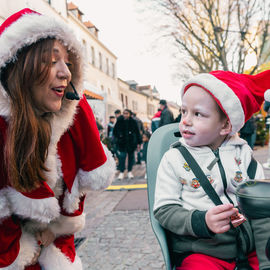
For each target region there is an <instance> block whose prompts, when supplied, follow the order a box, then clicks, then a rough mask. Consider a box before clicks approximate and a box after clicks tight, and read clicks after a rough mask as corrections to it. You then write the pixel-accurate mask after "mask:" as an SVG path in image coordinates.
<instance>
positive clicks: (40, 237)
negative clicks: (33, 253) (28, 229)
mask: <svg viewBox="0 0 270 270" xmlns="http://www.w3.org/2000/svg"><path fill="white" fill-rule="evenodd" d="M36 239H37V241H38V242H39V243H40V245H41V246H43V247H47V246H49V245H50V244H51V243H52V242H53V241H54V240H55V235H54V233H53V232H52V231H51V230H49V229H46V230H45V231H43V232H38V233H37V234H36Z"/></svg>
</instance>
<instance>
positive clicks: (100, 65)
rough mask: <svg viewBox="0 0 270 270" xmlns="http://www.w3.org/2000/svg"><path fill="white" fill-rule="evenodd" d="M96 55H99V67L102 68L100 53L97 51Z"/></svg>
mask: <svg viewBox="0 0 270 270" xmlns="http://www.w3.org/2000/svg"><path fill="white" fill-rule="evenodd" d="M98 56H99V69H100V70H102V54H101V53H99V54H98Z"/></svg>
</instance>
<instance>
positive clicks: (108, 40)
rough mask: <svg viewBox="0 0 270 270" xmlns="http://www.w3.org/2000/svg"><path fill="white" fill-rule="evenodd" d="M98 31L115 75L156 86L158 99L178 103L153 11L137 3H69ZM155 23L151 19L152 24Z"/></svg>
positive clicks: (77, 0) (122, 0) (171, 69)
mask: <svg viewBox="0 0 270 270" xmlns="http://www.w3.org/2000/svg"><path fill="white" fill-rule="evenodd" d="M72 2H73V3H74V4H76V5H77V6H78V7H79V9H80V10H81V11H82V12H83V13H84V17H83V20H84V21H87V20H90V21H91V22H92V23H93V24H94V25H95V26H96V27H97V28H98V29H99V40H100V41H101V42H103V44H104V45H105V46H106V47H107V48H108V49H109V50H110V51H111V52H112V53H113V54H115V55H116V56H117V58H118V59H117V75H118V77H119V78H120V79H122V80H125V81H126V80H135V81H136V82H137V83H138V84H139V85H149V84H150V85H151V86H152V87H154V86H155V87H156V88H157V90H158V91H159V93H160V97H161V98H164V99H167V100H170V101H174V102H177V103H178V104H179V103H180V88H181V81H179V80H178V82H177V81H176V79H175V78H174V76H173V72H174V66H173V58H172V57H171V54H170V49H169V48H168V47H167V46H166V44H164V43H162V41H160V40H159V42H157V34H156V33H154V31H153V27H152V25H151V22H150V21H151V20H149V18H154V17H155V14H154V12H155V11H153V10H149V9H146V8H144V4H142V3H141V2H139V1H137V0H113V1H112V0H72ZM153 21H154V20H152V22H153Z"/></svg>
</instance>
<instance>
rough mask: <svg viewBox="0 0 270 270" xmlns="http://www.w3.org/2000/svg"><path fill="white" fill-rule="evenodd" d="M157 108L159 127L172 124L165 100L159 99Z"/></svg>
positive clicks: (170, 113)
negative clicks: (158, 111)
mask: <svg viewBox="0 0 270 270" xmlns="http://www.w3.org/2000/svg"><path fill="white" fill-rule="evenodd" d="M159 106H160V107H159V108H160V109H161V115H160V121H159V127H162V126H164V125H167V124H171V123H173V121H174V117H173V113H172V112H171V111H170V109H169V108H168V105H167V101H166V100H165V99H161V100H160V102H159Z"/></svg>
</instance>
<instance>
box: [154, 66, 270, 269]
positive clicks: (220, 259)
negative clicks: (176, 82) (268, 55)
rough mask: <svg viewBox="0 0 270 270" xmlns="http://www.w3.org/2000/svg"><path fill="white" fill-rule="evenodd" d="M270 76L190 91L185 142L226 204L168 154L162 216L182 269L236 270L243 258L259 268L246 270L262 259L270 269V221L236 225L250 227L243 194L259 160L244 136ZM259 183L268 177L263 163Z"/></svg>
mask: <svg viewBox="0 0 270 270" xmlns="http://www.w3.org/2000/svg"><path fill="white" fill-rule="evenodd" d="M269 76H270V71H265V72H263V73H260V74H258V75H255V76H251V75H244V74H236V73H233V72H229V71H214V72H211V73H209V74H199V75H197V76H195V77H193V78H192V79H191V80H189V81H188V82H187V83H186V84H185V85H184V87H183V89H182V92H181V95H182V118H181V122H180V124H179V129H180V133H181V135H182V138H180V140H179V141H180V143H181V145H182V146H184V147H185V148H186V149H187V150H188V151H189V152H190V153H191V155H192V156H193V158H194V159H195V160H196V162H197V163H198V165H199V166H200V168H201V169H202V171H203V172H204V174H205V175H206V177H207V178H208V180H209V182H210V184H211V185H212V187H213V188H214V190H215V192H216V193H217V195H218V197H219V198H220V200H221V201H222V203H223V204H221V205H218V206H216V205H215V204H214V202H213V201H212V200H211V199H210V197H209V196H208V195H207V194H206V192H205V190H204V189H203V187H202V185H201V183H200V180H199V179H198V178H196V176H195V174H194V173H193V171H192V170H191V168H190V166H189V164H188V163H187V161H186V160H185V159H184V157H183V156H182V154H181V153H180V152H179V151H178V149H177V147H175V148H171V149H170V150H169V151H167V152H166V153H165V155H164V156H163V158H162V160H161V163H160V165H159V169H158V173H157V181H156V191H155V204H154V215H155V217H156V219H157V220H158V221H159V222H160V224H161V225H162V226H163V227H164V228H166V229H167V230H168V237H169V242H170V244H171V248H172V251H173V254H174V258H175V259H174V260H175V262H176V265H177V266H178V267H177V270H187V269H189V270H190V269H191V270H196V269H200V270H203V269H205V270H206V269H207V270H209V269H232V270H233V269H235V266H236V261H237V260H238V261H239V260H240V257H241V256H242V257H241V259H243V256H244V258H245V257H248V261H249V265H250V266H251V267H252V268H245V269H259V264H258V259H259V263H260V269H264V270H266V269H270V262H269V261H268V259H267V258H266V255H265V247H266V243H267V240H268V238H269V236H270V220H268V219H267V220H266V219H258V220H252V221H248V220H247V221H245V222H244V223H242V225H241V226H239V228H234V227H233V226H232V223H233V221H232V219H231V217H232V216H235V215H238V217H239V220H240V222H239V223H241V222H243V221H244V220H243V218H242V219H241V215H239V214H238V209H237V208H236V207H237V201H236V196H235V192H236V188H237V185H238V184H239V183H243V182H244V181H246V180H247V179H248V175H247V169H248V166H249V164H250V162H251V158H252V150H251V149H250V147H249V146H248V144H247V143H246V141H244V140H243V139H241V138H239V137H238V135H237V132H238V131H239V130H240V128H241V127H242V126H243V125H244V123H245V121H247V120H248V119H249V118H250V117H251V116H252V114H253V113H255V112H256V111H258V110H259V109H260V106H261V104H262V102H263V100H264V99H263V96H264V92H265V91H266V90H267V89H268V88H270V81H269ZM255 179H264V173H263V169H262V167H261V165H260V164H258V166H257V170H256V175H255ZM242 217H243V216H242ZM240 227H241V230H239V229H240ZM237 229H238V230H237ZM237 232H239V234H237ZM237 235H238V237H237ZM255 250H256V252H255ZM256 253H257V256H256ZM243 254H244V255H243ZM257 257H258V259H257ZM245 262H246V263H247V260H245ZM237 266H238V269H241V267H240V263H239V264H238V265H237ZM247 267H248V266H247ZM242 269H243V268H242Z"/></svg>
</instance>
